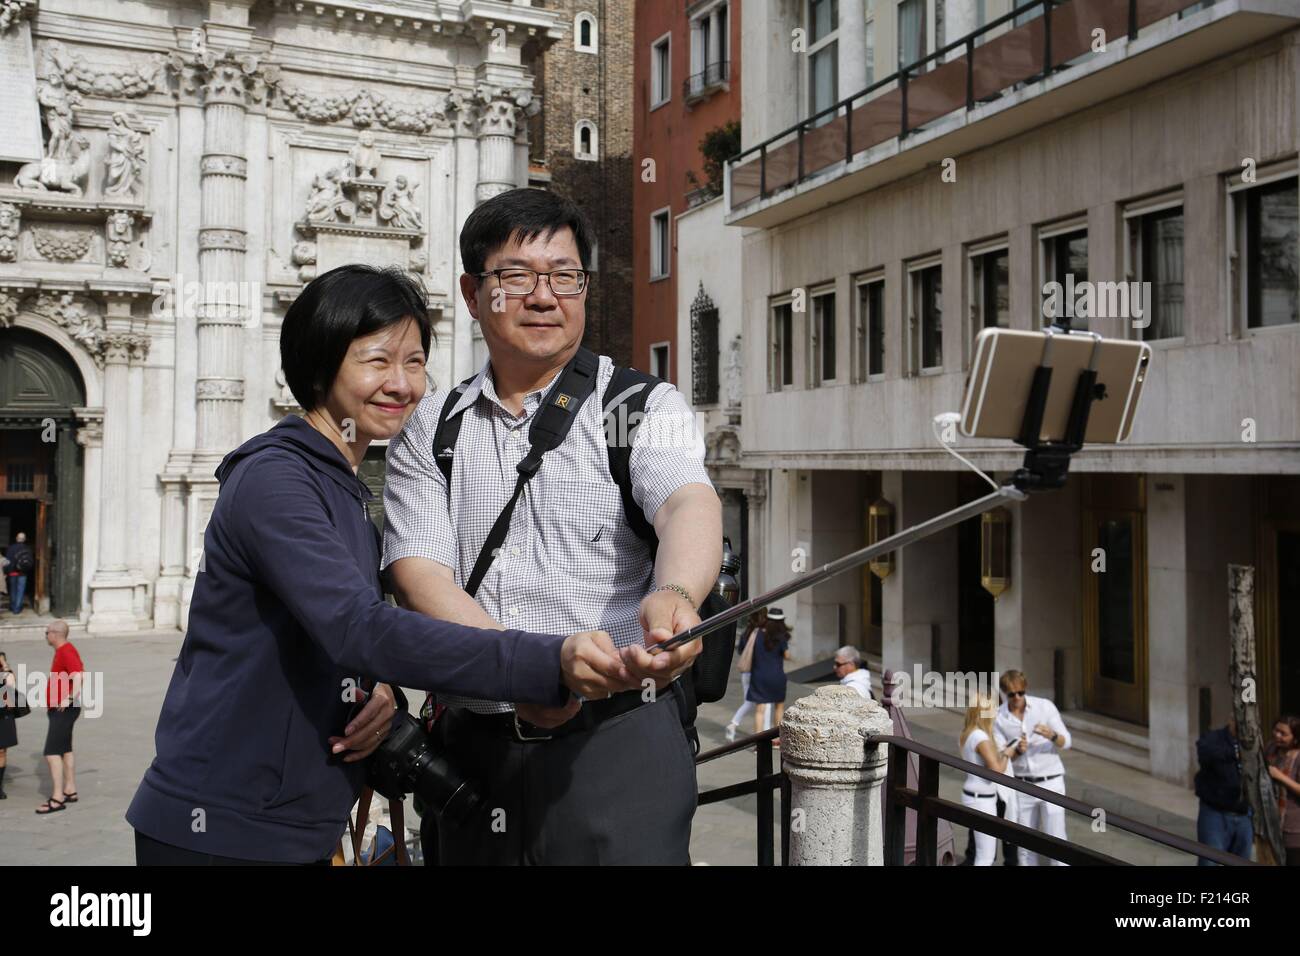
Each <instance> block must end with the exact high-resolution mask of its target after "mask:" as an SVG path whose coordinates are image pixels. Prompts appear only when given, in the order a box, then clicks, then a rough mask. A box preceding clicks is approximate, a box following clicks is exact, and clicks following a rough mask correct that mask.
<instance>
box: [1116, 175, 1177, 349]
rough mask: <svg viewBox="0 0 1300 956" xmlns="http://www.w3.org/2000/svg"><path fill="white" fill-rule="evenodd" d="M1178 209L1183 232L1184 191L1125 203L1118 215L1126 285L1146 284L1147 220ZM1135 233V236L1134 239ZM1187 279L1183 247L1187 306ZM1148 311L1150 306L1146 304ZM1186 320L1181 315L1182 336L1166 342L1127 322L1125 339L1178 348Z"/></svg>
mask: <svg viewBox="0 0 1300 956" xmlns="http://www.w3.org/2000/svg"><path fill="white" fill-rule="evenodd" d="M1173 209H1178V210H1181V211H1182V213H1183V224H1184V228H1186V223H1187V208H1186V205H1185V203H1184V201H1183V191H1182V190H1181V189H1178V190H1175V191H1173V192H1169V193H1161V194H1160V195H1158V196H1151V197H1148V198H1145V199H1139V200H1134V201H1132V202H1128V203H1125V204H1124V206H1123V208H1122V210H1121V214H1122V217H1123V221H1124V236H1123V245H1124V280H1125V281H1126V282H1143V281H1145V270H1144V263H1143V259H1144V254H1145V250H1144V248H1143V242H1144V240H1143V236H1142V231H1143V223H1144V221H1145V220H1146V219H1147V217H1148V216H1153V215H1156V214H1158V213H1166V212H1169V211H1170V210H1173ZM1135 232H1136V233H1137V235H1135ZM1186 276H1187V247H1186V245H1184V246H1183V278H1184V298H1183V302H1184V304H1185V303H1186V301H1187V299H1186ZM1145 305H1146V307H1148V308H1149V307H1150V303H1146V304H1145ZM1186 321H1187V316H1186V312H1184V315H1183V323H1184V324H1183V329H1182V334H1181V335H1172V336H1168V337H1166V338H1159V339H1157V338H1148V337H1147V332H1148V330H1149V329H1150V326H1148V327H1147V328H1145V329H1143V328H1136V327H1134V325H1133V322H1132V320H1131V319H1130V320H1126V321H1125V323H1124V337H1125V338H1129V339H1134V340H1136V341H1139V342H1149V343H1150V344H1151V345H1153V346H1170V345H1181V344H1183V342H1184V341H1185V340H1186V336H1187V325H1186Z"/></svg>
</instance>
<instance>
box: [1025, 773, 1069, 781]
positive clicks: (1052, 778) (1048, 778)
mask: <svg viewBox="0 0 1300 956" xmlns="http://www.w3.org/2000/svg"><path fill="white" fill-rule="evenodd" d="M1059 776H1061V774H1059V773H1054V774H1052V775H1051V776H1050V777H1016V779H1017V780H1023V781H1024V782H1025V783H1043V782H1044V781H1047V780H1055V779H1056V778H1057V777H1059Z"/></svg>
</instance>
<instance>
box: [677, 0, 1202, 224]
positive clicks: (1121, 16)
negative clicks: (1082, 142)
mask: <svg viewBox="0 0 1300 956" xmlns="http://www.w3.org/2000/svg"><path fill="white" fill-rule="evenodd" d="M1196 5H1198V3H1197V0H1031V2H1029V3H1025V4H1022V5H1021V6H1019V7H1017V8H1016V9H1014V10H1012V11H1011V12H1010V13H1007V14H1005V15H1003V16H1001V17H998V18H997V19H996V20H992V21H990V22H989V23H987V24H985V25H984V26H982V27H980V28H979V29H978V30H976V31H974V32H973V33H969V34H967V35H966V36H964V37H961V38H960V39H957V40H955V41H953V42H952V43H949V44H947V45H946V46H944V47H942V48H941V49H938V50H936V51H935V52H933V53H931V54H930V55H929V56H925V57H922V58H921V59H919V60H917V61H916V62H915V63H912V64H910V65H908V66H906V67H903V68H902V69H900V70H899V71H898V72H896V73H893V74H891V75H890V76H887V77H885V78H884V79H882V80H878V81H877V82H875V83H872V84H871V85H870V86H868V87H867V88H866V89H865V90H862V91H860V92H858V93H855V94H853V95H852V96H850V97H849V98H848V99H844V100H841V101H840V102H838V103H836V104H834V105H833V106H829V107H827V108H826V109H824V110H822V111H820V112H818V113H815V114H813V115H812V116H809V117H808V118H807V119H805V120H802V121H801V122H799V123H798V124H796V125H795V126H792V127H791V128H789V129H787V130H785V131H784V132H782V133H779V134H777V135H776V136H773V137H772V138H771V139H768V140H766V141H765V142H763V143H760V144H759V145H757V146H752V147H750V148H749V149H747V150H745V151H744V152H742V153H740V154H738V155H737V156H736V157H735V158H733V159H732V160H731V161H730V163H729V164H728V169H729V171H730V181H731V208H732V209H737V208H739V207H741V206H744V205H745V204H747V203H750V202H753V201H755V200H760V199H766V198H767V197H768V196H771V195H772V194H774V193H777V192H780V191H781V190H784V189H789V188H790V187H792V186H796V185H798V184H799V183H801V182H803V181H804V180H806V179H807V178H809V177H810V176H813V175H816V174H817V173H820V172H821V171H823V170H825V169H828V168H830V167H831V166H834V165H835V164H836V163H838V162H840V161H841V160H843V161H845V162H848V161H849V160H851V159H852V157H853V156H854V155H855V154H857V153H860V152H862V151H863V150H866V149H869V148H871V147H872V146H876V145H878V144H879V143H883V142H885V141H886V140H890V139H903V138H905V137H906V136H907V135H908V134H909V133H912V132H914V131H916V130H917V129H919V128H920V127H922V126H924V125H925V124H927V123H930V122H933V121H934V120H937V119H940V118H942V117H944V116H948V115H950V114H952V113H955V112H957V111H958V110H962V109H965V110H971V109H974V108H975V106H976V105H977V104H979V103H984V102H988V101H991V100H994V99H997V98H998V97H1000V96H1002V95H1003V94H1004V93H1006V92H1007V91H1009V90H1010V89H1012V88H1013V87H1015V86H1017V85H1019V84H1024V83H1030V82H1033V81H1035V80H1039V79H1042V78H1043V77H1045V76H1048V75H1050V74H1051V73H1052V72H1053V71H1054V70H1057V69H1060V68H1061V67H1062V66H1064V65H1065V64H1067V63H1069V62H1070V61H1072V60H1074V59H1076V58H1077V57H1080V56H1082V55H1083V54H1085V53H1088V52H1089V51H1090V50H1091V49H1092V44H1093V31H1095V30H1097V29H1100V30H1102V31H1104V35H1105V36H1106V37H1109V38H1114V37H1119V36H1124V35H1127V36H1128V37H1129V39H1130V40H1131V39H1133V38H1135V37H1136V36H1137V34H1138V31H1139V30H1141V29H1142V28H1143V27H1145V26H1148V25H1150V24H1152V23H1155V22H1156V21H1158V20H1163V19H1164V18H1166V17H1169V16H1172V15H1174V14H1177V13H1179V12H1180V11H1182V10H1184V9H1186V8H1187V7H1190V6H1196ZM1035 13H1037V14H1039V15H1038V16H1035V17H1034V19H1032V20H1029V21H1027V22H1025V23H1022V24H1020V25H1019V26H1013V27H1012V28H1011V29H1006V30H1005V31H1004V32H998V33H997V35H996V36H994V35H992V34H993V33H994V32H995V31H1003V28H1004V27H1006V26H1007V25H1008V24H1009V23H1012V22H1013V21H1015V20H1016V19H1017V18H1022V17H1025V16H1028V15H1032V14H1035ZM688 82H689V81H688ZM864 101H865V102H864Z"/></svg>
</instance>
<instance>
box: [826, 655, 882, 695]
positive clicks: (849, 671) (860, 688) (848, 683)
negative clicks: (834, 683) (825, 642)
mask: <svg viewBox="0 0 1300 956" xmlns="http://www.w3.org/2000/svg"><path fill="white" fill-rule="evenodd" d="M835 676H836V677H838V678H839V679H840V683H841V684H843V685H844V686H845V687H852V688H853V689H854V690H856V691H857V692H858V693H859V694H861V695H862V696H863V697H864V698H866V699H867V700H874V698H873V697H872V696H871V672H870V671H868V670H867V669H866V668H864V667H863V666H862V655H861V654H859V653H858V649H857V648H856V647H853V646H851V645H849V644H845V645H844V646H843V647H841V648H840V649H839V650H838V651H836V652H835Z"/></svg>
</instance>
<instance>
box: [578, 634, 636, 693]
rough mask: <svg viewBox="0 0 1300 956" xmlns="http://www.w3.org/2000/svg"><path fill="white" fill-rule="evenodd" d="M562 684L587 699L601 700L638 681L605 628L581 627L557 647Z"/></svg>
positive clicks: (633, 685)
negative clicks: (591, 629) (588, 628)
mask: <svg viewBox="0 0 1300 956" xmlns="http://www.w3.org/2000/svg"><path fill="white" fill-rule="evenodd" d="M560 670H561V674H560V676H561V678H562V679H563V681H564V686H565V687H567V688H569V690H571V691H573V692H574V693H575V694H579V695H581V696H582V697H584V698H586V699H587V700H602V699H604V698H606V697H609V696H610V695H611V694H617V693H618V692H619V691H624V690H632V689H634V688H636V687H639V686H640V685H639V684H638V683H637V682H636V680H634V679H633V677H632V675H631V674H629V673H628V669H627V668H626V667H624V666H623V662H622V660H621V659H620V658H619V656H618V651H617V650H615V649H614V642H613V640H612V639H611V638H610V636H609V635H608V634H607V633H605V632H604V631H583V632H581V633H579V634H571V635H570V636H569V637H567V638H565V640H564V644H563V645H562V646H561V648H560Z"/></svg>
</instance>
